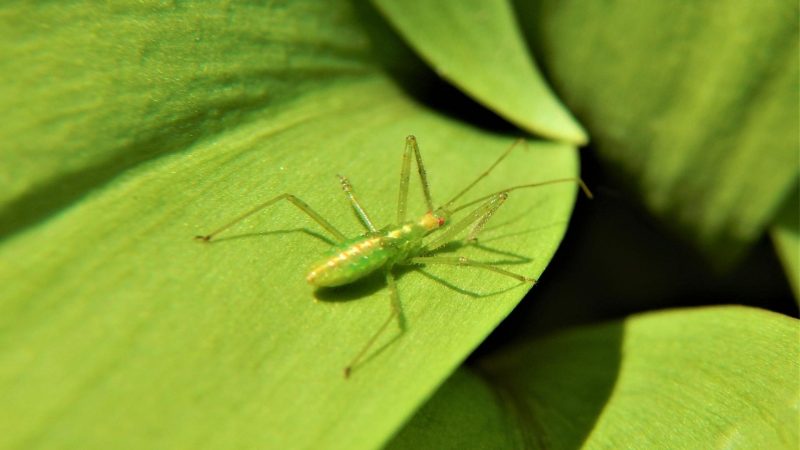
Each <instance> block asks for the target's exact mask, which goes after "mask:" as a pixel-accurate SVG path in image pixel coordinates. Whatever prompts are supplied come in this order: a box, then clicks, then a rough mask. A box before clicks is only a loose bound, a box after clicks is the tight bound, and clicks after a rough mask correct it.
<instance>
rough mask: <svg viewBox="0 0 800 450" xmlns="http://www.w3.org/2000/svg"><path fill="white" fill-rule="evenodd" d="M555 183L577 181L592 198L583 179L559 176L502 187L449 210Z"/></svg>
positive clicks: (458, 209) (592, 196)
mask: <svg viewBox="0 0 800 450" xmlns="http://www.w3.org/2000/svg"><path fill="white" fill-rule="evenodd" d="M556 183H578V186H580V188H581V190H582V191H583V193H584V194H585V195H586V197H587V198H590V199H592V198H594V194H592V191H590V190H589V186H586V183H584V182H583V180H581V179H580V178H578V177H570V178H559V179H557V180H547V181H540V182H538V183H529V184H520V185H518V186H511V187H509V188H505V189H503V190H502V191H497V192H493V193H491V194H489V195H485V196H483V197H480V198H476V199H475V200H472V201H471V202H468V203H464V204H463V205H461V206H459V207H458V208H453V209H450V210H449V211H450V212H451V213H454V212H456V211H460V210H462V209H464V208H468V207H470V206H472V205H474V204H476V203H480V202H483V201H486V200H488V199H490V198H492V197H494V196H496V195H497V194H501V193H504V192H505V193H508V192H511V191H516V190H517V189H526V188H533V187H539V186H546V185H548V184H556Z"/></svg>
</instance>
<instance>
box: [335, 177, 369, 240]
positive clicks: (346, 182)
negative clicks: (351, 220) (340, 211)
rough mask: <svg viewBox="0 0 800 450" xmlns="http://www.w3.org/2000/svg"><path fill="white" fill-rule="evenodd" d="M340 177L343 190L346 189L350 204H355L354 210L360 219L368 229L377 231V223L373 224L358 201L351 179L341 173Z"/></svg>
mask: <svg viewBox="0 0 800 450" xmlns="http://www.w3.org/2000/svg"><path fill="white" fill-rule="evenodd" d="M338 177H339V182H340V183H342V190H344V193H345V195H347V199H348V200H350V204H351V205H353V211H355V213H356V215H357V216H358V220H360V221H361V223H362V224H363V225H364V226H365V227H366V228H367V230H369V231H375V225H373V224H372V220H370V218H369V215H368V214H367V211H366V210H365V209H364V208H363V207H362V206H361V204H360V203H359V202H358V199H357V198H356V195H355V193H354V192H353V185H352V184H350V180H348V179H347V178H346V177H343V176H341V175H338Z"/></svg>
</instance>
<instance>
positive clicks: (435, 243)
mask: <svg viewBox="0 0 800 450" xmlns="http://www.w3.org/2000/svg"><path fill="white" fill-rule="evenodd" d="M507 198H508V193H506V192H499V193H497V194H494V195H493V196H492V197H491V198H489V199H488V200H487V201H486V202H484V203H483V204H482V205H480V206H478V207H477V208H475V210H474V211H472V212H471V213H469V214H467V216H466V217H464V218H463V219H461V220H459V221H458V222H456V223H455V224H453V225H452V226H450V227H449V228H445V229H444V231H443V232H442V234H440V235H438V236H436V238H434V239H433V240H432V241H430V242H429V243H427V244H425V251H430V250H435V249H437V248H439V247H441V246H442V245H444V244H446V243H448V242H450V241H452V240H453V238H454V237H455V236H456V235H457V234H458V233H460V232H462V231H463V230H464V229H466V228H468V227H470V226H471V227H472V228H471V230H470V233H469V239H474V237H475V235H477V234H478V232H480V231H481V230H482V229H483V226H484V225H486V222H487V221H488V220H489V219H490V218H491V217H492V215H493V214H494V213H495V212H496V211H497V209H498V208H500V205H502V204H503V202H505V201H506V199H507Z"/></svg>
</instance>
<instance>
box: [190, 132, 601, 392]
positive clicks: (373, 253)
mask: <svg viewBox="0 0 800 450" xmlns="http://www.w3.org/2000/svg"><path fill="white" fill-rule="evenodd" d="M519 142H521V140H517V141H516V142H515V143H514V144H513V145H511V146H510V147H508V149H506V150H505V151H504V152H503V153H502V154H501V155H500V157H499V158H497V160H496V161H495V162H494V163H493V164H492V165H491V166H489V168H488V169H487V170H486V171H484V172H483V173H481V174H480V175H478V177H477V178H476V179H475V180H473V181H472V182H471V183H470V184H468V185H467V186H466V187H464V188H463V189H462V190H461V191H460V192H459V193H457V194H456V195H455V196H454V197H453V198H451V199H450V200H448V201H447V202H445V203H443V204H442V205H441V206H439V207H434V203H433V200H432V199H431V193H430V188H429V185H428V179H427V174H426V171H425V166H424V164H423V163H422V156H421V154H420V150H419V146H418V144H417V139H416V138H415V137H414V136H408V137H406V140H405V148H404V150H403V159H402V166H401V169H400V193H399V196H398V200H397V221H396V223H395V224H393V225H388V226H385V227H382V228H376V227H375V225H374V223H373V221H372V219H371V218H370V217H369V215H368V214H367V211H366V210H365V209H364V208H363V207H362V206H361V204H360V203H359V201H358V198H357V197H356V195H355V193H354V192H353V187H352V185H351V184H350V181H349V180H348V179H347V178H345V177H343V176H341V175H339V182H340V184H341V187H342V190H343V191H344V194H345V195H346V196H347V199H348V200H349V201H350V204H351V206H352V208H353V211H354V212H355V214H356V216H357V217H358V219H359V221H360V222H361V223H362V225H364V228H365V229H366V232H365V233H364V234H361V235H359V236H356V237H354V238H351V239H348V238H347V237H346V236H345V235H344V234H342V233H341V232H340V231H339V230H337V229H336V228H335V227H334V226H333V225H331V223H330V222H328V221H327V220H326V219H325V218H324V217H322V216H321V215H320V214H319V213H317V212H316V211H314V210H313V209H312V208H311V207H310V206H309V205H308V204H307V203H305V202H304V201H302V200H300V199H299V198H298V197H296V196H294V195H292V194H289V193H284V194H281V195H278V196H277V197H273V198H271V199H269V200H267V201H266V202H264V203H261V204H259V205H258V206H256V207H255V208H253V209H251V210H249V211H247V212H245V213H244V214H241V215H239V216H237V217H236V218H234V219H233V220H231V221H230V222H228V223H226V224H225V225H222V226H221V227H219V228H217V229H216V230H214V231H212V232H211V233H209V234H206V235H203V236H195V239H197V240H200V241H204V242H208V241H211V240H212V239H213V238H214V237H215V236H217V235H218V234H220V233H221V232H223V231H225V230H227V229H229V228H230V227H232V226H234V225H235V224H237V223H239V222H241V221H242V220H244V219H246V218H248V217H250V216H251V215H253V214H255V213H257V212H259V211H262V210H264V209H266V208H268V207H270V206H272V205H274V204H275V203H278V202H280V201H281V200H286V201H288V202H289V203H291V204H293V205H294V206H296V207H297V208H299V209H300V210H301V211H302V212H304V213H305V214H306V215H308V216H309V217H310V218H311V219H312V220H313V221H314V222H316V223H318V224H319V225H320V226H321V227H322V228H324V229H325V230H326V231H327V232H328V233H330V234H331V235H332V236H333V237H334V238H335V239H336V242H337V244H335V245H334V246H333V247H332V248H331V249H330V250H328V252H327V253H325V254H324V255H323V256H322V257H321V258H320V260H319V261H317V262H315V263H314V264H312V265H311V269H310V270H309V272H308V274H307V275H306V281H308V283H310V284H311V285H313V286H315V287H318V288H328V287H335V286H342V285H347V284H350V283H354V282H356V281H358V280H361V279H362V278H364V277H366V276H368V275H370V274H373V273H375V272H378V271H383V273H384V276H385V278H386V285H387V287H388V289H389V299H390V304H391V312H390V314H389V317H388V318H387V319H386V320H385V321H384V322H383V323H382V324H381V325H380V326H379V327H378V329H377V331H376V332H375V333H374V334H373V335H372V337H370V338H369V340H368V341H367V342H366V343H365V344H364V346H363V347H362V348H361V349H360V350H359V351H358V352H357V353H356V354H355V356H354V357H353V358H352V360H351V361H350V363H349V364H348V365H347V366H345V369H344V376H345V378H347V377H349V376H350V373H351V371H352V369H353V368H354V367H356V365H358V363H359V362H360V361H361V359H362V358H363V357H364V356H365V355H366V354H367V352H368V351H369V349H370V348H371V347H372V345H373V344H374V343H375V341H376V340H377V339H378V337H379V336H380V335H381V334H382V333H383V332H384V331H385V330H386V329H387V327H388V326H389V324H391V323H392V321H393V320H395V318H396V319H397V321H398V325H399V326H400V328H401V330H402V328H403V326H402V321H401V310H400V301H399V296H398V293H397V283H396V280H395V275H394V273H393V270H394V268H395V267H399V266H408V265H413V266H416V265H428V264H445V265H453V266H468V267H474V268H478V269H483V270H487V271H491V272H495V273H497V274H500V275H504V276H507V277H510V278H514V279H516V280H518V281H520V282H523V283H531V284H533V283H535V282H536V280H534V279H533V278H529V277H526V276H524V275H520V274H517V273H514V272H510V271H507V270H505V269H502V268H500V267H496V266H493V265H491V264H487V263H481V262H478V261H473V260H470V259H467V258H464V257H451V256H439V255H436V254H435V253H434V252H435V250H437V249H438V248H439V247H441V246H443V245H445V244H447V243H449V242H451V241H452V240H453V239H454V238H455V237H456V236H457V235H458V234H459V233H461V232H463V231H464V230H467V229H468V230H469V231H468V234H467V239H466V241H467V242H471V241H474V240H475V238H476V237H477V235H478V233H480V232H481V230H482V229H483V228H484V226H485V225H486V223H487V222H488V221H489V219H490V218H491V217H492V215H493V214H494V213H495V212H496V211H497V209H498V208H500V206H501V205H502V204H503V202H505V201H506V199H507V198H508V194H509V192H511V191H514V190H517V189H523V188H532V187H537V186H543V185H547V184H555V183H565V182H573V183H577V184H578V185H579V186H580V187H581V189H582V190H583V192H584V193H585V194H586V196H587V197H589V198H592V193H591V192H590V191H589V189H588V187H587V186H586V184H585V183H584V182H583V181H582V180H581V179H580V178H561V179H555V180H548V181H542V182H538V183H530V184H522V185H518V186H512V187H509V188H506V189H503V190H502V191H498V192H494V193H492V194H489V195H485V196H483V197H480V198H477V199H474V200H472V201H469V202H466V203H462V204H460V205H459V206H455V204H456V202H457V201H458V200H459V199H460V198H461V197H463V196H464V195H465V194H466V193H467V192H469V191H470V190H471V189H472V188H473V187H474V186H475V185H476V184H478V182H479V181H481V180H482V179H483V178H485V177H486V176H488V175H489V174H490V173H491V171H492V170H493V169H494V168H495V167H496V166H497V165H498V164H500V162H501V161H502V160H503V159H505V157H506V156H508V154H509V153H510V152H511V150H513V149H514V147H515V146H516V145H517V144H518V143H519ZM412 157H413V158H414V159H415V160H416V165H417V172H418V173H419V179H420V183H421V184H422V193H423V195H424V197H425V204H426V206H427V212H426V213H425V214H423V215H422V216H420V217H419V218H417V219H416V220H408V219H407V217H406V209H407V205H408V185H409V184H408V183H409V177H410V172H411V159H412ZM475 205H477V206H475ZM469 207H474V208H473V209H472V210H471V211H470V212H469V213H468V214H467V215H466V216H464V217H462V218H461V219H460V220H458V221H455V222H453V223H451V217H453V215H454V214H456V213H457V212H459V211H462V210H464V209H467V208H469Z"/></svg>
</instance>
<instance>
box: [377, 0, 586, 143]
mask: <svg viewBox="0 0 800 450" xmlns="http://www.w3.org/2000/svg"><path fill="white" fill-rule="evenodd" d="M375 4H377V5H378V7H379V8H380V10H381V11H382V12H383V13H384V15H385V16H386V17H387V18H388V19H389V21H391V23H392V25H394V26H395V27H396V28H397V30H398V31H399V32H400V33H401V34H402V36H403V38H404V39H405V40H406V41H407V42H408V43H409V44H410V45H411V46H412V47H413V48H414V49H415V50H416V51H417V52H418V53H419V54H420V55H421V56H422V57H423V58H424V59H425V60H426V61H427V62H428V63H429V64H430V65H431V66H432V67H433V68H434V70H436V73H437V74H439V75H440V76H441V77H443V78H445V79H446V80H448V81H450V82H451V83H453V84H455V85H456V86H458V87H459V88H460V89H461V90H463V91H464V92H466V93H467V94H468V95H470V96H472V97H473V98H475V99H476V100H478V101H479V102H481V103H482V104H483V105H485V106H486V107H487V108H490V109H492V110H493V111H495V112H496V113H497V114H499V115H501V116H503V117H504V118H506V119H507V120H509V121H511V122H513V123H514V124H516V125H518V126H519V127H521V128H523V129H526V130H529V131H531V132H533V133H535V134H538V135H540V136H544V137H548V138H552V139H556V140H561V141H565V142H570V143H573V144H585V143H586V142H587V140H588V138H587V136H586V132H585V131H584V130H583V128H581V126H580V125H579V124H578V123H577V122H576V121H575V119H574V118H573V117H572V115H571V114H570V112H569V111H568V110H567V109H566V108H565V107H564V106H563V105H562V104H561V103H560V101H559V100H558V99H557V98H556V96H555V95H554V94H553V92H552V91H551V89H550V87H549V86H548V85H547V82H546V81H545V80H544V78H543V77H542V75H541V74H540V73H539V70H538V68H537V67H536V64H535V62H534V61H533V59H532V56H531V54H530V52H528V49H527V47H526V46H525V42H524V39H523V37H522V33H521V32H520V29H519V26H518V25H517V20H516V17H515V15H514V11H513V8H512V6H511V4H510V3H509V2H508V1H506V0H499V1H492V2H486V1H480V0H470V1H445V2H441V1H439V2H430V1H424V0H417V1H395V0H375Z"/></svg>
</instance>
